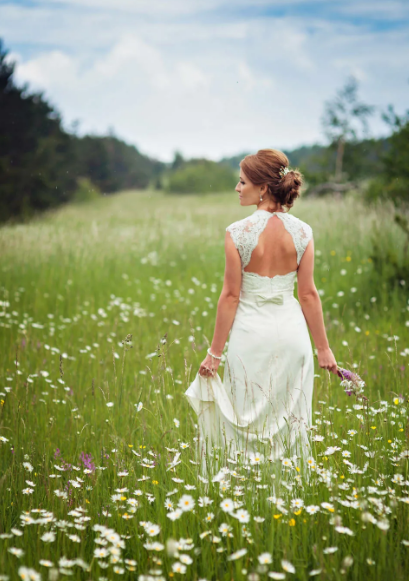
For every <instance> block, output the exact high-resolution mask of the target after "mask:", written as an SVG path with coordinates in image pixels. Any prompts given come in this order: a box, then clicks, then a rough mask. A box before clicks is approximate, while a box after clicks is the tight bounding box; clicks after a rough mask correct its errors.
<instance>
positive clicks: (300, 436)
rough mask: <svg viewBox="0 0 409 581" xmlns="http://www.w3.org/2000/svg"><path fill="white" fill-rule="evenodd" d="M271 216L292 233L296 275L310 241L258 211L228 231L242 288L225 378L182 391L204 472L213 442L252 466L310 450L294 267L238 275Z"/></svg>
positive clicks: (309, 386)
mask: <svg viewBox="0 0 409 581" xmlns="http://www.w3.org/2000/svg"><path fill="white" fill-rule="evenodd" d="M273 216H277V217H278V218H279V219H280V220H281V221H282V223H283V225H284V227H285V229H286V230H287V232H289V233H290V234H291V237H292V241H293V243H294V247H295V251H296V256H297V270H298V265H299V264H300V261H301V258H302V256H303V254H304V251H305V249H306V247H307V244H308V243H309V241H310V240H311V238H312V229H311V227H310V226H309V225H308V224H307V223H305V222H303V221H302V220H300V219H299V218H296V217H295V216H293V215H292V214H289V213H287V212H285V213H284V212H268V211H267V210H256V211H255V212H254V213H253V214H251V215H250V216H249V217H247V218H244V219H243V220H239V221H237V222H234V223H233V224H231V225H230V226H228V227H227V228H226V230H227V231H228V232H230V236H231V238H232V239H233V242H234V245H235V247H236V248H237V250H238V252H239V255H240V259H241V267H242V283H241V289H240V300H239V303H238V307H237V311H236V315H235V318H234V321H233V324H232V327H231V330H230V335H229V339H228V345H227V351H226V357H225V366H224V374H223V380H221V378H220V376H219V374H218V373H216V374H215V375H214V376H213V377H202V376H201V375H199V373H197V374H196V377H195V379H194V381H193V382H192V383H191V384H190V386H189V388H188V389H187V390H186V391H185V395H186V397H187V399H188V401H189V403H190V405H191V406H192V407H193V409H194V411H195V412H196V414H197V417H198V427H199V450H200V458H201V463H202V469H203V472H204V473H206V472H207V469H206V454H208V453H209V452H210V450H211V446H214V445H217V446H221V447H222V448H223V449H224V448H227V454H228V457H229V458H232V459H237V453H240V454H241V455H242V456H243V457H248V458H249V459H250V460H251V459H252V458H253V459H255V460H256V461H257V459H258V458H261V459H270V460H277V459H281V460H282V459H283V458H287V457H288V458H289V457H291V456H294V455H297V456H298V457H300V455H306V454H307V453H308V452H309V439H308V428H309V427H310V426H311V419H312V412H311V407H312V395H313V383H314V359H313V351H312V345H311V340H310V336H309V332H308V326H307V322H306V320H305V317H304V314H303V311H302V308H301V305H300V303H299V302H298V300H297V299H296V298H295V296H294V284H295V281H296V277H297V270H293V271H290V272H287V273H286V274H283V275H279V274H277V275H275V276H273V277H268V276H262V275H260V274H257V273H256V272H247V271H245V270H244V269H245V268H246V266H247V265H248V264H249V262H250V259H251V256H252V253H253V251H254V249H255V248H256V247H257V245H258V242H259V237H260V234H261V233H262V232H263V231H264V229H265V228H266V226H267V224H268V221H269V220H271V219H272V217H273ZM264 251H266V249H264ZM267 252H268V248H267ZM293 263H294V259H293ZM209 446H210V447H209Z"/></svg>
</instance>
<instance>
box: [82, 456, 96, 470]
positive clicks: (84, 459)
mask: <svg viewBox="0 0 409 581" xmlns="http://www.w3.org/2000/svg"><path fill="white" fill-rule="evenodd" d="M80 459H81V460H82V462H83V464H84V466H85V468H88V470H91V472H95V464H94V463H93V461H92V456H91V454H84V452H81V456H80Z"/></svg>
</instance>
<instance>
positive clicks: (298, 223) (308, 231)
mask: <svg viewBox="0 0 409 581" xmlns="http://www.w3.org/2000/svg"><path fill="white" fill-rule="evenodd" d="M286 216H288V217H289V218H290V221H291V222H292V223H293V224H294V225H296V226H298V227H299V229H300V230H301V231H303V232H304V233H305V234H307V235H308V236H311V235H312V228H311V226H310V225H309V224H307V222H304V220H301V219H300V218H297V216H294V215H293V214H286Z"/></svg>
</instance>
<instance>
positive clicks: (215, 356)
mask: <svg viewBox="0 0 409 581" xmlns="http://www.w3.org/2000/svg"><path fill="white" fill-rule="evenodd" d="M207 352H208V354H209V355H211V356H212V357H214V358H215V359H219V360H220V359H221V357H217V355H213V353H210V347H209V349H208V350H207Z"/></svg>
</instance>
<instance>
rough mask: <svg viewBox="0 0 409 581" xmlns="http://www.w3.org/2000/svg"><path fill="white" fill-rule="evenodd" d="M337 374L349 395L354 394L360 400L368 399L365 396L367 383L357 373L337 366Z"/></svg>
mask: <svg viewBox="0 0 409 581" xmlns="http://www.w3.org/2000/svg"><path fill="white" fill-rule="evenodd" d="M337 374H338V376H339V377H340V378H341V379H342V381H341V386H342V387H343V388H344V391H345V393H346V394H347V395H352V394H354V395H355V396H356V397H357V398H358V399H363V400H367V399H368V398H367V397H365V396H364V394H363V391H364V387H365V381H363V380H362V379H361V378H360V377H359V375H358V374H357V373H354V372H353V371H349V370H348V369H343V368H342V367H338V366H337Z"/></svg>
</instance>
